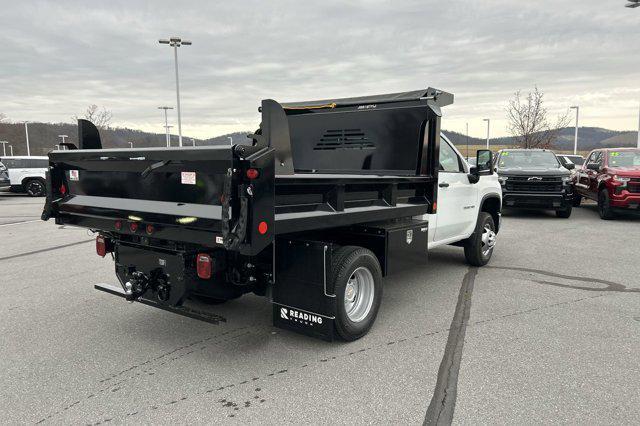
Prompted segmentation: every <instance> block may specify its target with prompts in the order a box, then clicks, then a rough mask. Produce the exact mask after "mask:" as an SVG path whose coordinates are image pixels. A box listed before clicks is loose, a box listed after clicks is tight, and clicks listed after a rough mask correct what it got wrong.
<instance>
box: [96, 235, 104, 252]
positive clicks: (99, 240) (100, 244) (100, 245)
mask: <svg viewBox="0 0 640 426" xmlns="http://www.w3.org/2000/svg"><path fill="white" fill-rule="evenodd" d="M96 253H98V256H100V257H105V256H106V255H107V241H106V240H105V238H104V237H103V236H102V235H98V236H97V237H96Z"/></svg>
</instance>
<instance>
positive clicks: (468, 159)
mask: <svg viewBox="0 0 640 426" xmlns="http://www.w3.org/2000/svg"><path fill="white" fill-rule="evenodd" d="M467 160H469V123H467Z"/></svg>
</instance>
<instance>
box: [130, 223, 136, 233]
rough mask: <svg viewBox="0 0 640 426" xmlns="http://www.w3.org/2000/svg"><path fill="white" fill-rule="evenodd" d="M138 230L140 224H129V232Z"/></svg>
mask: <svg viewBox="0 0 640 426" xmlns="http://www.w3.org/2000/svg"><path fill="white" fill-rule="evenodd" d="M137 230H138V222H131V223H130V224H129V231H131V232H136V231H137Z"/></svg>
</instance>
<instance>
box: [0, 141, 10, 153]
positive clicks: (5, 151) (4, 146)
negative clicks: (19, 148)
mask: <svg viewBox="0 0 640 426" xmlns="http://www.w3.org/2000/svg"><path fill="white" fill-rule="evenodd" d="M0 143H1V144H2V155H3V156H5V157H6V156H7V144H8V143H9V142H7V141H0Z"/></svg>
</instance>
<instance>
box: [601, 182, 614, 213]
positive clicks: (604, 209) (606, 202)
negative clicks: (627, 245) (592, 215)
mask: <svg viewBox="0 0 640 426" xmlns="http://www.w3.org/2000/svg"><path fill="white" fill-rule="evenodd" d="M598 214H600V219H603V220H611V219H613V218H614V217H615V214H614V213H613V211H612V210H611V201H610V199H609V191H607V190H606V189H601V190H600V192H599V193H598Z"/></svg>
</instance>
